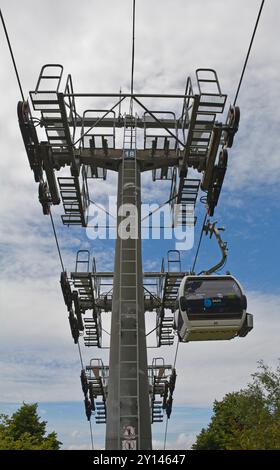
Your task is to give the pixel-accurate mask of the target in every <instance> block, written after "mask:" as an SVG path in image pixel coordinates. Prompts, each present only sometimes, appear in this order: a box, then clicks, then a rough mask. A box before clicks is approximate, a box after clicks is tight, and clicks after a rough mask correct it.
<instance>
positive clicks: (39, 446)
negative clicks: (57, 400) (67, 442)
mask: <svg viewBox="0 0 280 470" xmlns="http://www.w3.org/2000/svg"><path fill="white" fill-rule="evenodd" d="M37 408H38V405H37V403H34V404H31V405H28V404H26V403H23V405H22V406H21V407H20V408H19V409H18V410H17V411H16V412H15V413H14V414H13V415H12V416H11V417H10V418H9V417H8V416H7V415H3V414H2V415H0V450H59V447H60V445H61V442H59V441H58V440H57V435H56V433H55V432H51V433H50V434H47V435H46V425H47V422H46V421H40V417H39V416H38V413H37Z"/></svg>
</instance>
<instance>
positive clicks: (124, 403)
mask: <svg viewBox="0 0 280 470" xmlns="http://www.w3.org/2000/svg"><path fill="white" fill-rule="evenodd" d="M136 124H137V118H136V117H135V116H132V115H125V119H124V137H123V158H122V163H121V165H122V180H121V188H122V189H121V196H120V204H121V205H123V204H132V205H134V206H135V208H136V207H137V198H138V192H137V161H136V138H137V136H136ZM135 224H136V225H135V226H134V229H135V230H136V233H135V235H136V238H129V239H127V240H124V239H123V237H121V239H120V300H119V318H120V327H119V335H120V337H119V344H120V350H119V358H120V371H121V372H120V379H119V399H120V403H119V422H120V427H119V436H118V438H119V445H120V447H119V448H120V449H121V448H122V446H123V442H124V440H125V439H124V435H123V434H122V433H123V428H124V425H129V426H132V427H133V428H134V430H135V437H134V441H133V442H132V441H131V445H132V446H135V448H138V442H139V435H140V429H139V427H140V416H139V401H138V400H139V398H138V397H139V357H138V354H139V353H138V351H139V335H138V300H139V299H138V274H137V270H138V266H137V249H138V243H139V240H138V232H137V231H138V217H137V215H136V213H135ZM128 266H129V267H128ZM123 325H124V326H123ZM135 348H136V349H135ZM131 350H134V354H132V356H131V355H130V354H129V351H131ZM127 389H128V390H129V391H128V392H126V390H127ZM128 402H129V404H128Z"/></svg>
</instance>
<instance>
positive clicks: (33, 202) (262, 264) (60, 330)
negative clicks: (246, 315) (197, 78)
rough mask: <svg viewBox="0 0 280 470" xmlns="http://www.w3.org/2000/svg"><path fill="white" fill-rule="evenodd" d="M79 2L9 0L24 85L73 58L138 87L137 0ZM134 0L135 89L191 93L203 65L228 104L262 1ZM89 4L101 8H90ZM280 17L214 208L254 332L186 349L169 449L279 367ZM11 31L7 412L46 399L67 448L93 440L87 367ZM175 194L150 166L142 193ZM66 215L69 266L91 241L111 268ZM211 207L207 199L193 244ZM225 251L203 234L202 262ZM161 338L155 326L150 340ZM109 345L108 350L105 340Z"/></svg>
mask: <svg viewBox="0 0 280 470" xmlns="http://www.w3.org/2000/svg"><path fill="white" fill-rule="evenodd" d="M82 3H83V8H80V5H77V3H76V2H74V1H67V2H66V0H62V1H60V2H59V3H57V8H56V12H55V15H54V12H53V8H52V7H51V5H50V4H49V2H45V3H44V5H42V4H40V5H39V4H38V2H35V0H26V1H25V2H24V4H23V3H22V2H19V3H18V4H17V15H15V5H14V4H13V3H12V2H9V1H8V0H2V9H3V14H4V16H5V19H6V22H7V27H8V29H9V33H10V39H11V42H12V44H13V47H14V52H15V55H16V59H17V63H18V68H19V72H20V76H21V79H22V83H23V88H24V90H25V92H27V91H28V90H30V89H33V88H34V87H35V83H36V80H37V77H38V74H39V70H40V68H41V66H42V65H43V64H44V63H48V62H49V63H50V62H53V63H56V62H57V63H63V64H64V65H65V73H68V72H70V73H72V75H73V81H74V88H75V90H76V91H77V92H78V91H80V92H81V91H97V92H101V91H104V92H107V91H118V90H119V87H120V86H122V88H123V89H126V88H128V87H129V76H130V53H131V51H130V38H131V21H130V20H131V1H129V0H124V1H123V2H114V1H112V0H108V1H106V3H105V2H99V1H97V0H94V1H89V0H83V2H82ZM137 3H138V4H139V5H138V10H137V24H136V60H135V88H136V90H137V91H139V92H142V91H143V92H144V91H154V92H157V93H164V92H166V91H168V92H169V91H170V92H182V91H183V89H184V86H185V79H186V76H187V75H188V74H191V75H192V76H194V71H195V69H196V68H198V67H213V68H215V69H216V70H217V72H218V75H219V78H220V83H221V87H222V90H223V91H224V92H225V93H228V95H229V98H228V105H229V104H230V102H232V101H233V98H234V94H235V91H236V86H237V83H238V79H239V76H240V72H241V68H242V65H243V61H244V58H245V54H246V51H247V47H248V44H249V40H250V35H251V32H252V29H253V26H254V22H255V19H256V15H257V11H258V7H259V4H260V2H259V1H257V0H248V1H247V2H243V1H242V0H236V1H235V2H234V4H233V3H232V2H224V1H221V0H211V1H210V0H207V1H205V0H203V1H202V0H191V1H189V2H185V1H183V0H176V1H171V0H161V2H157V1H156V0H141V3H140V2H139V1H138V2H137ZM159 5H160V6H159ZM88 11H92V12H93V13H92V15H93V16H92V15H89V14H85V12H88ZM279 13H280V5H279V2H277V0H271V1H270V2H266V5H265V7H264V11H263V15H262V18H261V22H260V25H259V30H258V32H257V35H256V39H255V42H254V47H253V50H252V55H251V58H250V61H249V64H248V68H247V71H246V74H245V77H244V81H243V84H242V88H241V91H240V95H239V100H238V104H239V106H240V108H241V121H240V129H239V132H238V134H237V135H236V139H235V143H234V146H233V148H232V149H230V151H229V164H228V171H227V175H226V178H225V183H224V187H223V191H222V194H221V197H220V203H219V207H218V208H217V210H216V212H215V215H214V217H213V221H214V220H217V221H218V226H224V227H225V228H226V231H225V232H224V234H223V239H224V240H226V241H227V242H228V247H229V256H228V262H227V265H226V267H225V270H229V271H230V272H231V273H232V274H234V275H236V277H237V278H238V279H239V280H240V282H241V283H242V285H243V286H244V288H245V289H246V292H247V295H248V309H249V311H250V312H251V313H253V314H254V319H255V328H254V330H253V332H252V333H251V334H250V335H249V336H248V337H247V338H245V339H236V340H233V341H231V342H228V343H223V342H220V343H218V342H213V343H211V344H187V345H180V348H179V354H178V360H177V368H178V380H177V384H176V391H175V400H174V412H173V415H172V417H171V420H170V424H169V433H168V445H169V446H170V448H174V447H177V448H184V446H185V447H186V446H187V447H189V446H190V445H191V443H192V442H193V440H194V436H195V434H196V433H197V432H198V431H199V430H200V429H201V427H202V426H205V425H206V424H207V422H208V421H209V417H210V414H211V406H212V403H213V401H214V399H216V398H217V399H221V398H222V397H223V395H224V394H225V393H227V392H229V391H232V390H237V389H239V388H241V387H242V386H244V385H246V383H247V382H248V381H249V380H250V374H251V373H252V372H254V371H255V370H256V366H257V361H258V360H259V359H264V360H265V361H266V362H267V363H268V364H270V365H272V366H273V365H275V364H276V361H277V358H278V355H279V339H278V338H279V327H280V320H279V304H280V301H279V300H280V292H279V281H278V279H279V242H278V241H279V230H280V222H279V202H280V201H279V178H280V159H279V150H278V149H279V144H280V142H279V140H280V137H279V135H280V134H279V129H278V127H279V124H278V123H279V118H280V111H279V109H280V107H279V103H280V89H279V66H280V54H279V48H278V46H277V44H278V22H277V18H278V17H279ZM93 18H94V20H93ZM198 22H199V32H198V28H197V25H198ZM104 25H106V34H105V35H104ZM73 31H75V35H74V33H73ZM0 35H1V45H0V48H1V60H2V63H1V67H0V86H1V89H2V90H5V93H4V95H3V98H2V99H1V100H2V102H1V112H0V138H1V147H2V157H1V160H0V179H1V186H0V188H1V194H2V201H3V204H2V205H1V208H0V213H1V221H2V224H1V231H0V242H1V246H0V256H1V271H0V279H1V291H0V302H1V331H0V404H1V406H0V411H3V412H5V411H10V410H11V411H13V410H14V407H15V406H17V405H16V404H20V403H21V402H22V401H26V402H34V401H35V402H39V404H40V405H39V406H40V407H39V411H40V414H41V416H42V418H43V419H47V421H48V423H49V428H50V430H53V429H55V430H56V431H57V432H58V434H59V437H60V438H61V440H62V441H63V442H64V447H65V448H86V446H88V443H89V433H88V425H87V423H86V420H85V417H84V410H83V403H82V392H81V388H80V380H79V373H80V365H79V361H78V354H77V350H76V348H75V347H74V344H73V341H72V339H71V337H70V332H69V325H68V321H67V312H66V309H65V305H64V302H63V299H62V295H61V291H60V286H59V275H60V264H59V260H58V257H57V253H56V247H55V242H54V239H53V236H52V232H51V227H50V221H49V219H48V217H44V216H43V215H42V211H41V207H40V206H39V204H38V199H37V187H36V185H35V184H34V181H33V177H32V173H31V171H30V169H29V166H28V161H27V158H26V155H25V151H24V148H23V144H22V141H21V136H20V132H19V130H18V124H17V118H16V104H17V101H18V99H19V93H18V88H17V83H16V81H15V77H14V72H13V69H12V66H11V61H10V57H9V53H8V50H7V47H6V44H5V41H4V35H3V33H2V31H1V32H0ZM221 35H222V37H223V40H221ZM100 37H102V41H100ZM116 37H118V41H116ZM38 38H40V39H39V40H38ZM115 182H116V178H115V176H114V175H110V176H109V178H108V181H107V182H104V183H103V182H100V181H98V182H94V184H92V185H91V190H92V194H91V195H92V198H93V199H94V200H96V201H97V202H99V203H105V202H106V200H105V197H104V195H105V194H110V195H114V194H115V192H116V185H115ZM168 195H169V184H166V183H161V182H157V183H152V178H151V175H149V174H147V175H144V176H143V191H142V196H143V200H148V198H150V199H152V200H153V202H162V201H165V200H167V199H168ZM61 213H62V210H61V207H56V208H55V210H54V217H55V221H56V226H57V230H58V236H59V240H60V242H61V247H62V253H63V259H64V262H65V265H66V267H67V269H68V270H69V271H70V270H72V269H74V260H75V253H76V251H77V250H78V249H80V248H87V249H90V250H91V252H92V254H93V255H94V256H95V257H96V259H97V268H98V269H99V270H110V269H112V267H113V254H114V243H113V242H112V241H92V240H90V239H89V238H88V237H87V235H86V233H85V231H83V230H82V229H80V228H75V229H73V230H72V228H70V229H68V228H66V227H63V226H62V225H61V224H60V214H61ZM203 215H204V213H203V207H202V206H201V205H199V204H198V206H197V216H198V226H197V231H196V233H195V243H197V241H198V237H199V233H200V226H201V221H202V217H203ZM173 248H174V244H173V243H172V242H171V241H161V242H158V241H144V242H143V263H144V267H145V269H147V270H159V269H160V264H161V258H162V256H166V252H167V250H168V249H173ZM195 248H196V245H195V247H194V249H193V250H191V251H188V252H185V253H184V254H183V255H182V268H183V269H184V270H188V269H189V267H190V266H191V265H192V262H193V258H194V254H195ZM219 256H220V254H219V250H218V248H217V247H216V243H215V240H214V239H212V240H209V239H206V237H204V239H203V242H202V245H201V250H200V254H199V258H198V262H197V271H200V270H202V269H205V268H209V267H210V266H211V265H212V264H215V263H216V261H217V259H219ZM146 318H147V331H148V330H150V329H151V328H152V327H153V326H154V315H153V314H147V317H146ZM103 324H104V328H106V329H109V328H110V316H109V315H107V316H104V318H103ZM154 341H155V338H154V337H153V335H151V337H150V343H149V344H150V345H152V344H154ZM104 345H105V346H107V345H108V338H107V337H104ZM83 353H84V356H85V360H86V361H89V360H90V358H91V357H99V356H100V357H102V358H103V359H104V362H107V361H108V351H107V350H102V351H99V350H98V351H96V350H94V351H90V350H89V349H87V350H84V351H83ZM174 353H175V350H174V347H171V348H164V349H163V350H155V349H150V350H149V357H150V360H151V359H152V357H153V355H155V354H156V355H158V356H164V357H165V358H166V361H167V362H172V360H173V358H174ZM95 429H96V431H95V432H96V436H95V438H96V443H97V445H98V446H99V447H102V446H103V437H104V429H103V428H102V426H100V428H98V427H97V428H96V427H95ZM98 429H100V430H98ZM162 439H163V432H162V426H159V427H158V428H154V441H155V446H156V447H160V445H161V444H162Z"/></svg>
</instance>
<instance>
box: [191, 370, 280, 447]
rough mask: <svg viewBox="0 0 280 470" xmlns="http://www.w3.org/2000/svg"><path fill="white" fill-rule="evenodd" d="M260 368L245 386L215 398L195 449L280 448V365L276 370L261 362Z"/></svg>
mask: <svg viewBox="0 0 280 470" xmlns="http://www.w3.org/2000/svg"><path fill="white" fill-rule="evenodd" d="M258 369H259V370H258V372H256V373H255V374H253V375H252V377H253V381H252V382H251V383H250V384H248V386H247V387H246V388H245V389H244V390H240V391H239V392H232V393H228V394H227V395H225V397H224V398H223V399H222V400H221V401H215V402H214V406H213V416H212V418H211V422H210V424H209V425H208V427H207V429H202V431H201V432H200V434H199V435H198V436H197V440H196V443H195V444H194V445H193V447H192V448H193V449H195V450H254V449H264V450H268V449H280V366H278V367H277V368H276V370H275V371H272V370H271V369H270V368H269V367H268V366H267V365H265V364H264V363H263V362H259V367H258Z"/></svg>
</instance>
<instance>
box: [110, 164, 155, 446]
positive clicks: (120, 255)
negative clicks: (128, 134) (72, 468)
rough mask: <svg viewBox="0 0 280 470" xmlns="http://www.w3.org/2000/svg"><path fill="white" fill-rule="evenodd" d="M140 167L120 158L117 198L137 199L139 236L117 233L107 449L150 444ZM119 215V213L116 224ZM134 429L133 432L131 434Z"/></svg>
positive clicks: (134, 201) (123, 201)
mask: <svg viewBox="0 0 280 470" xmlns="http://www.w3.org/2000/svg"><path fill="white" fill-rule="evenodd" d="M140 185H141V181H140V169H139V164H138V163H137V161H136V160H135V159H134V158H126V159H124V160H123V162H122V163H121V164H120V168H119V176H118V214H119V207H120V206H121V204H135V205H136V207H137V214H138V215H137V218H136V220H135V223H136V224H137V227H138V239H132V238H129V239H127V240H123V239H121V238H120V237H119V233H118V235H117V240H116V251H115V270H114V290H113V306H112V324H111V344H110V363H109V384H108V398H107V424H106V449H124V448H128V449H129V448H130V449H133V448H136V449H151V448H152V438H151V417H150V406H149V388H148V373H147V345H146V336H145V317H144V313H145V312H144V290H143V274H142V250H141V189H140ZM122 220H123V217H120V216H119V215H118V228H119V224H120V222H121V221H122ZM134 435H135V436H134Z"/></svg>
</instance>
